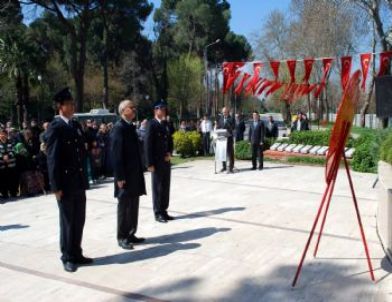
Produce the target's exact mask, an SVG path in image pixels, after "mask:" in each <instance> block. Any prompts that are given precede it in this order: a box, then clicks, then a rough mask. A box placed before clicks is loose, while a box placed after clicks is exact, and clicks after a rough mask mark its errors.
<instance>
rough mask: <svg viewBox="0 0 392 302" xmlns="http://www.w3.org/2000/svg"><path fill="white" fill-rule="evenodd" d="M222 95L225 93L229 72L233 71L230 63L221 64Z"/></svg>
mask: <svg viewBox="0 0 392 302" xmlns="http://www.w3.org/2000/svg"><path fill="white" fill-rule="evenodd" d="M222 67H223V93H226V87H227V81H228V80H229V77H230V74H231V70H232V69H233V63H232V62H224V63H223V66H222Z"/></svg>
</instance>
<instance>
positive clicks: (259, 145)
mask: <svg viewBox="0 0 392 302" xmlns="http://www.w3.org/2000/svg"><path fill="white" fill-rule="evenodd" d="M264 137H265V126H264V123H263V122H262V121H260V115H259V113H258V112H257V111H255V112H253V121H252V122H251V123H250V127H249V141H250V144H251V148H252V170H256V164H257V159H259V170H262V169H263V165H264V164H263V161H264V156H263V149H264Z"/></svg>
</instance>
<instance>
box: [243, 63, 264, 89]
mask: <svg viewBox="0 0 392 302" xmlns="http://www.w3.org/2000/svg"><path fill="white" fill-rule="evenodd" d="M261 67H262V63H260V62H257V63H253V77H252V80H251V81H250V83H249V84H248V87H247V89H246V90H247V91H249V90H250V91H252V92H253V93H254V92H255V89H256V85H257V83H258V82H259V80H260V71H261Z"/></svg>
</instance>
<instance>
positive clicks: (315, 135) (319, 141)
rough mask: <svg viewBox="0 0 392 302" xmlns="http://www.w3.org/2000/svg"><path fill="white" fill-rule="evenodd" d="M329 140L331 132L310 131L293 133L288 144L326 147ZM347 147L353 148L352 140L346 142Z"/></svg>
mask: <svg viewBox="0 0 392 302" xmlns="http://www.w3.org/2000/svg"><path fill="white" fill-rule="evenodd" d="M330 138H331V130H311V131H294V132H293V133H291V135H290V138H289V141H288V142H289V143H290V144H301V145H312V146H328V145H329V140H330ZM346 146H347V147H350V148H351V147H352V146H353V138H352V137H349V139H348V140H347V144H346Z"/></svg>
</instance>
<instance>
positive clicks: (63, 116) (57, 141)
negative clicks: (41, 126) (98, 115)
mask: <svg viewBox="0 0 392 302" xmlns="http://www.w3.org/2000/svg"><path fill="white" fill-rule="evenodd" d="M54 101H55V103H56V107H57V110H58V111H59V115H58V116H57V117H55V119H54V120H53V121H52V122H51V123H50V125H49V127H48V130H47V134H46V137H47V142H46V143H47V153H48V156H47V161H48V174H49V180H50V184H51V187H52V191H53V192H54V194H55V196H56V199H57V204H58V207H59V211H60V248H61V253H62V256H61V260H62V262H63V265H64V270H65V271H67V272H75V271H76V269H77V266H78V265H83V264H90V263H92V262H93V259H91V258H87V257H84V256H83V254H82V248H81V243H82V236H83V228H84V222H85V218H86V192H85V190H86V189H87V188H88V181H87V178H86V174H85V173H84V171H83V162H84V160H85V157H86V149H85V145H84V143H85V141H84V134H83V132H82V127H81V126H80V124H79V123H78V122H76V121H74V120H72V116H73V114H74V113H75V102H74V100H73V98H72V95H71V92H70V90H69V88H65V89H63V90H62V91H60V92H59V93H57V94H56V95H55V97H54Z"/></svg>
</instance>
